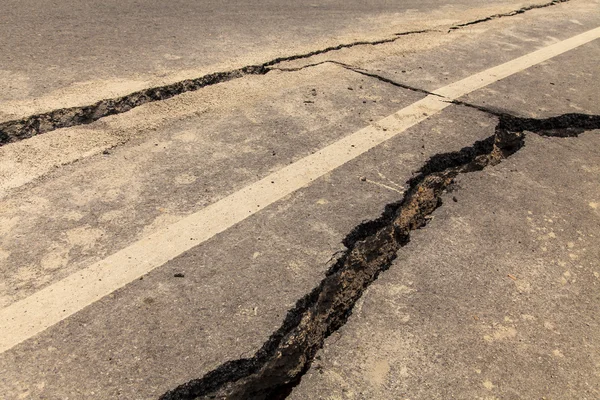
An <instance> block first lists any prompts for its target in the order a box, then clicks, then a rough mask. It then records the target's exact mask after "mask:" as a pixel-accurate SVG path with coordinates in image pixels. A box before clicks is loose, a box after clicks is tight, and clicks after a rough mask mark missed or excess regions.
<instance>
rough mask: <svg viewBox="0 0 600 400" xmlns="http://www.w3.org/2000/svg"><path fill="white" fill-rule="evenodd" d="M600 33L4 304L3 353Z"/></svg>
mask: <svg viewBox="0 0 600 400" xmlns="http://www.w3.org/2000/svg"><path fill="white" fill-rule="evenodd" d="M598 37H600V27H598V28H596V29H592V30H590V31H587V32H585V33H582V34H580V35H577V36H574V37H572V38H570V39H567V40H564V41H562V42H558V43H555V44H553V45H550V46H547V47H545V48H543V49H540V50H537V51H534V52H532V53H529V54H527V55H525V56H522V57H519V58H516V59H514V60H512V61H509V62H507V63H504V64H502V65H499V66H496V67H493V68H490V69H487V70H485V71H483V72H480V73H477V74H475V75H472V76H470V77H468V78H465V79H463V80H460V81H458V82H455V83H452V84H450V85H448V86H445V87H443V88H440V89H438V90H437V91H436V92H435V93H437V94H439V95H441V96H444V97H445V98H444V97H438V96H432V95H430V96H427V97H425V98H424V99H422V100H419V101H417V102H416V103H413V104H411V105H410V106H408V107H406V108H403V109H402V110H400V111H398V112H396V113H394V114H392V115H390V116H388V117H386V118H384V119H382V120H380V121H378V122H377V123H376V124H374V125H371V126H368V127H366V128H364V129H361V130H359V131H357V132H355V133H353V134H351V135H349V136H346V137H344V138H342V139H340V140H338V141H337V142H335V143H333V144H331V145H329V146H327V147H325V148H323V149H321V150H320V151H318V152H316V153H314V154H312V155H310V156H308V157H305V158H303V159H301V160H298V161H296V162H295V163H293V164H290V165H289V166H287V167H285V168H283V169H281V170H279V171H277V172H275V173H273V174H271V175H269V176H267V177H265V178H263V179H261V180H259V181H258V182H255V183H253V184H251V185H249V186H247V187H245V188H243V189H241V190H240V191H238V192H236V193H234V194H232V195H230V196H228V197H225V198H224V199H222V200H220V201H218V202H216V203H214V204H211V205H210V206H208V207H206V208H204V209H202V210H200V211H198V212H196V213H194V214H192V215H189V216H187V217H185V218H183V219H182V220H181V221H179V222H177V223H175V224H173V225H170V226H169V227H167V228H165V229H163V230H161V231H159V232H156V233H154V234H152V235H150V236H148V237H145V238H143V239H141V240H139V241H137V242H135V243H133V244H132V245H130V246H129V247H126V248H125V249H123V250H120V251H118V252H117V253H115V254H113V255H111V256H109V257H107V258H106V259H104V260H102V261H99V262H97V263H95V264H93V265H91V266H89V267H87V268H85V269H83V270H81V271H78V272H76V273H74V274H72V275H70V276H68V277H67V278H65V279H63V280H61V281H59V282H56V283H54V284H52V285H50V286H48V287H46V288H44V289H42V290H40V291H39V292H37V293H35V294H33V295H31V296H30V297H27V298H25V299H23V300H20V301H18V302H15V303H13V304H11V305H9V306H8V307H6V308H4V309H2V310H0V353H2V352H5V351H6V350H8V349H10V348H12V347H14V346H16V345H17V344H19V343H21V342H23V341H24V340H27V339H29V338H31V337H32V336H34V335H36V334H38V333H40V332H42V331H44V330H45V329H47V328H49V327H51V326H52V325H54V324H56V323H58V322H60V321H62V320H63V319H65V318H67V317H68V316H70V315H73V314H74V313H76V312H77V311H79V310H81V309H83V308H84V307H86V306H88V305H90V304H92V303H94V302H96V301H98V300H100V299H101V298H102V297H104V296H106V295H108V294H110V293H112V292H114V291H115V290H117V289H119V288H121V287H123V286H125V285H127V284H128V283H130V282H132V281H133V280H135V279H137V278H139V277H140V276H142V275H144V274H147V273H148V272H150V271H152V270H153V269H155V268H157V267H159V266H161V265H163V264H165V263H166V262H168V261H170V260H172V259H173V258H175V257H177V256H178V255H180V254H182V253H183V252H185V251H187V250H190V249H191V248H193V247H194V246H197V245H198V244H200V243H202V242H205V241H206V240H208V239H210V238H212V237H213V236H215V235H216V234H218V233H220V232H223V231H224V230H226V229H229V228H231V227H232V226H233V225H235V224H237V223H238V222H240V221H243V220H244V219H246V218H248V217H249V216H251V215H253V214H255V213H257V212H258V211H260V210H262V209H263V208H265V207H266V206H268V205H270V204H272V203H274V202H276V201H278V200H281V199H282V198H284V197H285V196H287V195H289V194H291V193H293V192H295V191H296V190H298V189H300V188H302V187H304V186H306V185H308V184H310V183H311V182H312V181H314V180H315V179H317V178H319V177H321V176H323V175H324V174H327V173H328V172H331V171H332V170H334V169H336V168H338V167H340V166H342V165H344V164H345V163H347V162H348V161H350V160H352V159H354V158H356V157H358V156H359V155H361V154H363V153H365V152H366V151H368V150H369V149H372V148H373V147H375V146H377V145H379V144H381V143H383V142H385V141H386V140H388V139H391V138H393V137H394V136H396V135H398V134H400V133H401V132H404V131H405V130H407V129H408V128H410V127H412V126H414V125H416V124H418V123H420V122H421V121H423V120H425V119H427V118H429V117H430V116H432V115H434V114H437V113H438V112H440V111H442V110H443V109H445V108H446V107H448V106H449V105H450V103H448V100H454V99H457V98H459V97H461V96H463V95H465V94H467V93H471V92H473V91H474V90H477V89H480V88H482V87H484V86H487V85H489V84H491V83H493V82H496V81H498V80H500V79H503V78H506V77H508V76H510V75H512V74H515V73H517V72H520V71H523V70H524V69H526V68H529V67H531V66H533V65H536V64H539V63H541V62H543V61H546V60H548V59H550V58H552V57H555V56H557V55H559V54H562V53H564V52H566V51H569V50H571V49H574V48H576V47H579V46H581V45H583V44H585V43H588V42H590V41H592V40H594V39H597V38H598Z"/></svg>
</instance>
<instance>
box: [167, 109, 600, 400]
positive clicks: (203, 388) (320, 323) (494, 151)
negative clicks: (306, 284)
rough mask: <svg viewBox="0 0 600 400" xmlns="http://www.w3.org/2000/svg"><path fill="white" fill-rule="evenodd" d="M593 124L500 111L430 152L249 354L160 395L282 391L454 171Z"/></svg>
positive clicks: (245, 395) (578, 117)
mask: <svg viewBox="0 0 600 400" xmlns="http://www.w3.org/2000/svg"><path fill="white" fill-rule="evenodd" d="M594 129H600V115H586V114H564V115H561V116H557V117H551V118H546V119H535V118H520V117H515V116H511V115H508V114H503V115H500V116H499V121H498V124H497V125H496V128H495V132H494V134H493V135H492V136H490V137H488V138H487V139H484V140H481V141H477V142H475V143H474V144H473V145H472V146H470V147H465V148H463V149H461V150H460V151H456V152H452V153H444V154H438V155H435V156H433V157H431V158H430V159H429V160H428V161H427V162H426V163H425V165H424V166H423V167H422V168H421V169H420V170H419V171H418V174H417V175H416V176H414V177H413V178H411V179H410V180H409V181H408V187H409V189H408V190H407V191H406V194H405V195H404V198H403V199H402V200H401V201H399V202H396V203H393V204H390V205H388V206H387V207H386V209H385V211H384V213H383V214H382V216H381V217H380V218H378V219H376V220H374V221H368V222H364V223H362V224H361V225H359V226H357V227H356V228H354V229H353V230H352V232H350V233H349V234H348V235H347V236H346V238H345V239H344V241H343V243H344V245H345V246H346V248H347V250H346V251H345V252H344V253H343V254H342V255H341V256H340V257H339V258H338V259H337V262H336V263H335V264H334V265H333V266H332V267H331V268H330V270H329V271H328V272H327V273H326V276H325V278H324V279H323V280H322V281H321V283H320V284H319V285H318V286H317V287H316V288H315V289H313V290H312V291H311V292H310V293H308V294H307V295H306V296H304V297H303V298H301V299H300V300H299V301H298V302H297V303H296V305H295V307H294V308H293V309H291V310H290V311H289V312H288V314H287V316H286V318H285V320H284V322H283V324H282V325H281V327H280V328H279V329H278V330H277V331H276V332H275V333H273V334H272V335H271V337H270V338H269V339H268V340H267V341H266V342H265V343H264V345H263V346H262V348H261V349H260V350H258V351H257V352H256V354H255V355H254V357H252V358H248V359H239V360H233V361H228V362H226V363H224V364H222V365H221V366H219V367H218V368H216V369H215V370H213V371H211V372H209V373H207V374H206V375H205V376H204V377H202V378H200V379H195V380H192V381H190V382H187V383H185V384H183V385H181V386H179V387H177V388H175V389H173V390H171V391H169V392H167V393H165V394H164V395H163V396H161V400H191V399H208V398H219V399H221V398H223V399H225V398H226V399H283V398H286V397H287V396H288V395H289V394H290V393H291V391H292V389H293V388H294V387H295V386H297V385H298V384H299V382H300V380H301V379H302V376H303V375H304V374H305V373H306V371H307V370H308V369H309V368H310V366H311V363H312V361H313V358H314V357H315V355H316V353H317V351H318V350H319V349H320V348H322V346H323V344H324V341H325V339H326V338H327V337H328V336H329V335H331V334H332V333H333V332H335V331H336V330H338V329H339V328H340V327H341V326H343V325H344V324H345V323H346V321H347V320H348V318H349V316H350V315H351V313H352V309H353V307H354V305H355V304H356V302H357V301H358V299H359V298H360V297H361V296H362V294H363V292H364V290H365V289H366V288H367V287H368V286H369V285H370V284H371V283H372V282H374V281H375V280H376V279H377V277H378V275H379V274H380V273H381V272H382V271H385V270H386V269H388V268H389V267H390V266H391V264H392V261H393V260H394V259H395V258H396V254H397V252H398V250H399V249H400V248H401V247H403V246H405V245H406V244H408V243H409V241H410V231H412V230H415V229H419V228H422V227H424V226H425V225H426V224H427V222H428V219H429V218H430V214H431V213H432V212H433V211H434V210H436V209H437V208H438V207H440V206H441V205H442V199H441V196H442V194H443V193H444V192H446V191H448V190H452V186H453V182H454V179H455V178H456V177H457V176H458V175H459V174H462V173H469V172H474V171H480V170H482V169H484V168H485V167H487V166H493V165H496V164H498V163H500V162H501V161H502V160H503V159H505V158H508V157H510V156H511V155H513V154H514V153H516V152H517V151H519V150H520V149H521V148H522V147H523V146H524V144H525V142H524V139H525V136H526V132H532V133H534V134H537V135H540V136H552V137H564V138H566V137H577V136H578V135H579V134H581V133H582V132H584V131H587V130H594Z"/></svg>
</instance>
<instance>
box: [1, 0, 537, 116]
mask: <svg viewBox="0 0 600 400" xmlns="http://www.w3.org/2000/svg"><path fill="white" fill-rule="evenodd" d="M544 2H545V1H540V0H537V1H535V0H532V1H531V2H525V1H522V0H521V1H519V0H502V1H496V2H494V5H489V4H487V3H488V2H486V1H483V0H460V1H453V2H451V3H449V4H448V3H445V2H442V1H439V0H427V1H415V0H410V1H408V0H404V1H402V2H390V1H384V0H375V1H369V2H361V1H355V0H354V1H339V0H338V1H320V2H312V3H311V2H308V3H304V2H289V1H288V2H282V1H273V0H270V1H261V2H251V1H244V2H241V1H219V2H216V1H185V0H177V1H169V2H162V1H156V0H143V1H131V0H127V1H117V0H110V1H102V2H98V1H93V0H88V1H80V0H77V1H73V0H61V1H37V0H7V1H3V2H2V4H0V121H6V120H11V119H15V118H22V117H26V116H28V115H31V114H37V113H40V112H46V111H51V110H54V109H58V108H64V107H72V106H82V105H87V104H92V103H94V102H96V101H98V100H101V99H105V98H112V97H117V96H122V95H126V94H129V93H131V92H133V91H135V90H139V89H143V88H148V87H156V86H159V85H160V84H165V83H171V82H175V81H179V80H182V79H189V78H197V77H199V76H202V75H204V74H207V73H212V72H217V71H227V70H231V69H236V68H240V67H242V66H246V65H253V64H260V63H263V62H266V61H269V60H271V59H274V58H277V57H281V56H290V55H294V54H300V53H304V52H309V51H315V50H319V49H321V48H325V47H328V46H331V45H338V44H340V43H352V42H354V41H356V40H371V39H381V38H387V37H390V36H393V35H394V34H395V33H398V32H406V31H410V30H418V29H428V28H434V27H439V26H442V25H443V26H444V27H445V28H446V26H447V25H448V24H451V23H460V22H464V21H469V20H475V19H478V18H480V17H483V16H487V15H490V14H494V13H496V12H504V11H508V10H512V9H517V8H519V7H521V6H523V5H529V4H535V3H544Z"/></svg>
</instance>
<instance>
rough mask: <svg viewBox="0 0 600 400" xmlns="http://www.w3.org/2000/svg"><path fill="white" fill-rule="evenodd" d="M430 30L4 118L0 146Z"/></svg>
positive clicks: (282, 58)
mask: <svg viewBox="0 0 600 400" xmlns="http://www.w3.org/2000/svg"><path fill="white" fill-rule="evenodd" d="M568 1H569V0H553V1H551V2H549V3H544V4H538V5H530V6H526V7H522V8H520V9H518V10H514V11H511V12H507V13H503V14H494V15H491V16H489V17H486V18H482V19H478V20H474V21H469V22H466V23H463V24H459V25H454V26H452V27H450V29H449V31H448V33H449V32H451V31H453V30H456V29H462V28H463V27H466V26H470V25H474V24H479V23H483V22H487V21H491V20H494V19H497V18H502V17H509V16H513V15H518V14H523V13H525V12H527V11H530V10H534V9H539V8H545V7H550V6H554V5H557V4H560V3H565V2H568ZM429 32H441V31H439V30H435V29H424V30H415V31H407V32H401V33H396V34H395V35H394V36H393V37H391V38H385V39H380V40H374V41H355V42H351V43H345V44H339V45H336V46H330V47H326V48H324V49H319V50H315V51H312V52H308V53H302V54H295V55H290V56H285V57H278V58H275V59H273V60H270V61H267V62H265V63H263V64H260V65H248V66H245V67H242V68H238V69H234V70H231V71H225V72H216V73H212V74H208V75H204V76H201V77H199V78H195V79H186V80H183V81H179V82H175V83H171V84H168V85H164V86H158V87H153V88H148V89H143V90H140V91H137V92H134V93H131V94H128V95H125V96H121V97H117V98H112V99H104V100H100V101H98V102H96V103H94V104H91V105H86V106H80V107H67V108H60V109H56V110H52V111H49V112H45V113H40V114H35V115H31V116H28V117H25V118H21V119H16V120H11V121H6V122H2V123H0V146H2V145H5V144H8V143H13V142H18V141H20V140H23V139H28V138H31V137H33V136H36V135H39V134H43V133H47V132H51V131H54V130H57V129H61V128H68V127H72V126H79V125H86V124H90V123H92V122H94V121H97V120H99V119H101V118H104V117H107V116H110V115H116V114H121V113H124V112H127V111H129V110H131V109H133V108H135V107H139V106H141V105H144V104H147V103H151V102H155V101H161V100H166V99H169V98H171V97H174V96H177V95H180V94H183V93H186V92H192V91H196V90H199V89H201V88H203V87H206V86H211V85H215V84H218V83H223V82H227V81H231V80H234V79H238V78H241V77H244V76H247V75H264V74H266V73H268V72H269V71H271V70H272V69H277V68H273V66H274V65H277V64H280V63H282V62H288V61H294V60H299V59H306V58H310V57H313V56H316V55H320V54H324V53H328V52H331V51H337V50H341V49H346V48H352V47H356V46H365V45H368V46H376V45H380V44H386V43H392V42H395V41H397V40H399V39H401V38H402V37H405V36H408V35H415V34H421V33H429ZM318 64H320V63H318ZM318 64H315V65H318Z"/></svg>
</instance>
